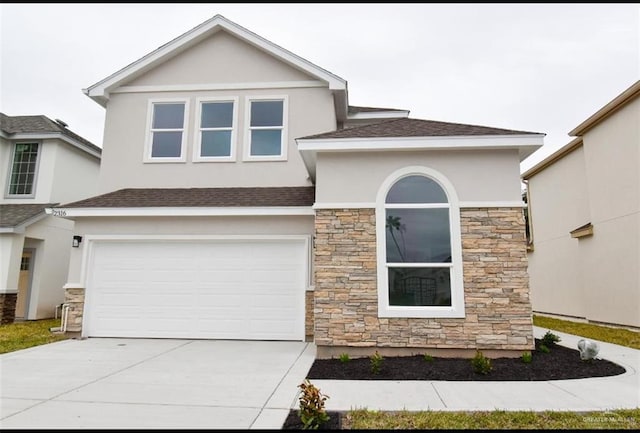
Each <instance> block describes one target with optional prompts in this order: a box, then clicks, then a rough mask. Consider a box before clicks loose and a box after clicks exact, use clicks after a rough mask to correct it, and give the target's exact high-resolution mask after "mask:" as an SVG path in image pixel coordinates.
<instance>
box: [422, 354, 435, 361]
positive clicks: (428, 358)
mask: <svg viewBox="0 0 640 433" xmlns="http://www.w3.org/2000/svg"><path fill="white" fill-rule="evenodd" d="M424 360H425V361H427V362H433V356H431V355H429V354H428V353H425V354H424Z"/></svg>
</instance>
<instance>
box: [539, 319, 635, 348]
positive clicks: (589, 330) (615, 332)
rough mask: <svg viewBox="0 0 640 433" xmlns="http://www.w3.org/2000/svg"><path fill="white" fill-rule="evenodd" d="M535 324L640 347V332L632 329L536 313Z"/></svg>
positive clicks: (608, 341) (622, 344)
mask: <svg viewBox="0 0 640 433" xmlns="http://www.w3.org/2000/svg"><path fill="white" fill-rule="evenodd" d="M533 324H534V325H536V326H539V327H541V328H547V329H555V330H556V331H560V332H566V333H567V334H573V335H579V336H581V337H585V338H593V339H594V340H600V341H606V342H607V343H613V344H619V345H620V346H627V347H632V348H634V349H640V332H635V331H630V330H628V329H622V328H612V327H609V326H599V325H593V324H591V323H578V322H571V321H568V320H560V319H554V318H551V317H544V316H536V315H534V316H533Z"/></svg>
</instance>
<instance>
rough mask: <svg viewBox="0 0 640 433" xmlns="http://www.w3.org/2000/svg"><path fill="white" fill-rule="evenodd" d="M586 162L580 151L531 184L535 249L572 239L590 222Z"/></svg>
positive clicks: (546, 170) (550, 167)
mask: <svg viewBox="0 0 640 433" xmlns="http://www.w3.org/2000/svg"><path fill="white" fill-rule="evenodd" d="M584 162H585V158H584V148H583V147H579V148H577V149H576V150H574V151H573V152H571V153H569V154H568V155H566V156H565V157H564V158H562V159H561V160H559V161H557V162H556V163H555V164H553V165H551V166H549V167H548V168H547V169H545V170H544V171H543V172H541V173H539V174H537V175H535V176H533V177H532V178H531V179H530V180H529V200H530V202H531V206H530V207H531V218H532V221H533V224H534V225H535V228H534V233H533V236H534V239H535V243H536V248H537V247H538V245H542V244H543V243H547V242H554V241H556V240H557V239H558V238H561V237H564V238H566V239H571V236H570V235H569V232H570V231H571V230H574V229H576V228H578V227H580V226H582V225H584V224H587V223H588V222H591V212H590V209H589V207H590V206H589V194H588V190H587V175H586V171H585V163H584ZM574 242H575V240H574ZM532 284H533V283H532Z"/></svg>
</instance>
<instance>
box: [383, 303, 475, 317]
mask: <svg viewBox="0 0 640 433" xmlns="http://www.w3.org/2000/svg"><path fill="white" fill-rule="evenodd" d="M378 317H381V318H387V319H391V318H405V319H406V318H414V319H439V318H451V319H463V318H464V317H466V316H465V313H464V309H460V308H454V307H385V306H379V307H378Z"/></svg>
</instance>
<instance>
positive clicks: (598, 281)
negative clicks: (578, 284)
mask: <svg viewBox="0 0 640 433" xmlns="http://www.w3.org/2000/svg"><path fill="white" fill-rule="evenodd" d="M633 233H635V235H633ZM574 240H575V239H574ZM579 241H580V242H581V243H582V245H581V247H582V249H583V251H581V253H582V255H581V256H580V257H581V259H582V267H581V269H580V271H581V273H582V277H583V284H584V293H583V298H584V308H585V310H584V311H585V313H584V316H586V317H587V318H588V319H589V320H593V321H598V322H605V323H615V324H623V325H629V326H635V327H640V270H639V266H638V265H639V264H640V226H639V225H638V215H637V214H636V215H629V216H626V217H621V218H618V219H615V220H611V221H606V222H601V223H598V224H595V225H594V235H593V237H591V238H585V239H580V240H579ZM583 241H585V242H583Z"/></svg>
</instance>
